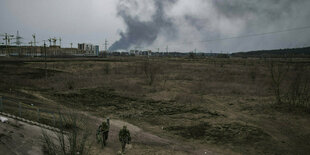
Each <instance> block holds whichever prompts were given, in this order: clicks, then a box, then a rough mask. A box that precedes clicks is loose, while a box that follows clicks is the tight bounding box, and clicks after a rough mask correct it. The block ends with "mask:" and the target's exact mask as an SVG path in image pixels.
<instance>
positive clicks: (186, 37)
mask: <svg viewBox="0 0 310 155" xmlns="http://www.w3.org/2000/svg"><path fill="white" fill-rule="evenodd" d="M309 7H310V1H309V0H294V1H292V0H251V1H249V0H229V1H227V0H1V1H0V21H1V23H0V33H1V34H3V33H10V34H16V31H17V30H19V31H20V34H21V36H23V37H24V38H25V39H24V40H23V42H25V43H28V42H29V41H30V40H31V39H32V37H31V35H32V34H33V33H36V35H37V38H38V40H45V39H48V38H49V37H57V38H58V37H62V40H63V41H62V42H63V43H62V44H63V45H65V46H67V47H68V46H69V43H70V42H73V43H74V44H75V46H76V44H77V43H79V42H86V43H93V44H100V45H101V48H102V45H103V43H104V40H105V39H108V41H109V45H113V46H112V47H111V48H112V49H115V50H116V49H135V48H140V49H151V50H153V51H157V48H160V50H161V51H164V50H165V48H166V46H167V45H169V51H181V52H188V51H191V50H194V49H195V48H197V51H202V52H210V51H211V50H212V51H213V52H220V51H224V52H234V51H247V50H256V49H274V48H291V47H302V46H309V45H310V29H304V30H297V31H290V32H284V33H276V34H272V35H264V36H258V37H250V38H239V39H231V40H222V41H213V42H203V41H205V40H214V39H220V38H229V37H234V36H243V35H249V34H260V33H265V32H274V31H281V30H286V29H291V28H297V27H304V26H310V20H309V19H308V18H309V17H310V9H309ZM0 42H4V41H2V40H1V41H0ZM114 43H115V44H114Z"/></svg>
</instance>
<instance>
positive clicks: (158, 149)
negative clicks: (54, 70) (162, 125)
mask: <svg viewBox="0 0 310 155" xmlns="http://www.w3.org/2000/svg"><path fill="white" fill-rule="evenodd" d="M24 93H27V94H32V95H34V94H35V95H34V96H36V97H37V98H39V99H40V100H42V101H44V102H45V103H50V104H55V103H56V102H55V101H53V100H50V99H47V98H45V97H43V96H42V95H41V94H39V93H34V92H28V91H24ZM65 109H66V110H70V111H72V109H68V108H65V107H63V109H62V110H65ZM73 111H75V112H78V113H79V114H81V115H84V116H86V117H87V118H88V120H87V124H90V125H89V126H88V129H89V130H90V131H91V133H92V135H91V137H90V139H92V143H93V145H92V149H91V150H92V153H93V154H105V155H106V154H111V155H115V154H116V153H117V152H118V151H119V150H120V148H121V145H120V142H119V141H118V132H119V130H120V129H121V128H122V127H123V126H124V125H126V126H127V128H128V129H129V130H130V132H131V137H132V144H130V145H128V146H127V149H126V150H127V153H126V154H218V153H214V152H211V151H209V149H207V147H206V146H204V145H198V144H189V143H188V142H180V141H177V140H172V139H167V138H162V137H159V136H157V135H154V134H151V133H148V132H146V131H143V130H142V129H141V128H139V127H137V126H135V125H133V124H130V123H128V122H124V121H122V120H117V119H111V120H110V123H111V126H110V132H109V138H108V141H107V146H106V147H105V148H104V149H102V148H101V146H100V145H99V144H97V143H96V141H95V140H96V138H95V134H96V133H95V132H96V130H97V127H98V126H99V125H100V124H101V123H102V122H103V121H106V120H105V119H104V118H101V117H97V116H94V115H91V114H90V113H88V112H84V111H76V110H73ZM21 124H24V125H23V126H24V127H25V129H23V130H24V131H23V134H26V135H28V134H29V137H34V138H33V139H30V141H33V142H34V141H36V140H38V139H37V138H36V137H39V136H41V128H40V127H36V126H33V125H29V124H25V123H21ZM28 128H29V129H28ZM32 128H33V129H32ZM33 131H38V132H33ZM31 134H36V135H31ZM16 140H17V141H20V139H16ZM16 140H15V139H12V141H16ZM28 141H29V140H28ZM30 144H31V143H30ZM16 145H17V144H16ZM38 145H39V144H35V145H34V144H33V146H36V147H35V150H38V149H39V148H40V147H39V146H38ZM9 146H12V147H13V146H14V144H12V145H9ZM0 147H1V146H0ZM13 148H15V147H13ZM27 149H28V150H33V149H32V148H25V149H24V150H27ZM13 150H16V149H13ZM41 153H42V152H40V151H37V152H35V154H41ZM14 154H16V152H14Z"/></svg>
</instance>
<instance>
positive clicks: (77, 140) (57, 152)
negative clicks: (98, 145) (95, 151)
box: [42, 112, 91, 155]
mask: <svg viewBox="0 0 310 155" xmlns="http://www.w3.org/2000/svg"><path fill="white" fill-rule="evenodd" d="M58 118H59V119H58V123H59V124H58V128H59V131H57V132H56V131H55V132H53V133H52V134H51V133H47V131H45V130H42V138H43V151H44V153H45V154H48V155H75V154H80V155H85V154H89V151H90V147H91V145H90V144H89V143H88V138H89V136H90V133H89V132H88V131H87V128H86V126H87V125H86V121H87V120H85V118H82V117H81V116H78V114H76V113H73V112H71V113H69V114H68V115H63V114H60V113H59V117H58Z"/></svg>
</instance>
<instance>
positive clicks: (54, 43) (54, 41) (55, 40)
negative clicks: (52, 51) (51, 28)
mask: <svg viewBox="0 0 310 155" xmlns="http://www.w3.org/2000/svg"><path fill="white" fill-rule="evenodd" d="M52 41H53V46H56V42H57V39H56V37H54V38H53V39H52Z"/></svg>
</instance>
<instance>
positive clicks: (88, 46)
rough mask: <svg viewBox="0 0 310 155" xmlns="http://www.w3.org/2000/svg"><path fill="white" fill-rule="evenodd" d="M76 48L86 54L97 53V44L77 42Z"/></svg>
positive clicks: (96, 54)
mask: <svg viewBox="0 0 310 155" xmlns="http://www.w3.org/2000/svg"><path fill="white" fill-rule="evenodd" d="M78 49H79V50H83V51H85V52H86V54H89V55H95V56H98V55H99V46H98V45H92V44H86V43H81V44H78Z"/></svg>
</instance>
